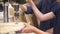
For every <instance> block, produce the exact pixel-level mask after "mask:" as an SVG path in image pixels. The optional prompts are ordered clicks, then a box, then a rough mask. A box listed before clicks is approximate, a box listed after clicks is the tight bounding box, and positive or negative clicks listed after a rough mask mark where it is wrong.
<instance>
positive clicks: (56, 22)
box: [52, 2, 60, 34]
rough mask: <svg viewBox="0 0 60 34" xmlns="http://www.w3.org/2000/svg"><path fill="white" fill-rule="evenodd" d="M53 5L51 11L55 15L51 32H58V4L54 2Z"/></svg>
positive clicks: (56, 33)
mask: <svg viewBox="0 0 60 34" xmlns="http://www.w3.org/2000/svg"><path fill="white" fill-rule="evenodd" d="M53 6H54V7H53V8H52V11H53V13H54V14H55V16H56V20H55V23H54V33H53V34H60V5H59V4H58V3H57V2H54V4H53Z"/></svg>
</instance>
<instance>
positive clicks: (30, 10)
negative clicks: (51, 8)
mask: <svg viewBox="0 0 60 34" xmlns="http://www.w3.org/2000/svg"><path fill="white" fill-rule="evenodd" d="M36 7H37V8H38V9H39V10H40V8H41V1H40V2H39V3H37V4H36ZM25 13H27V14H33V10H32V8H31V7H30V6H27V12H25Z"/></svg>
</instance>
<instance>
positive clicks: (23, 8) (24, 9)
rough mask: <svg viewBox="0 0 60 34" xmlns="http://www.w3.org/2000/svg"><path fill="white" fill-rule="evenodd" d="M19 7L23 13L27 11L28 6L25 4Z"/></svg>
mask: <svg viewBox="0 0 60 34" xmlns="http://www.w3.org/2000/svg"><path fill="white" fill-rule="evenodd" d="M19 7H20V8H21V9H22V11H27V6H26V5H25V4H24V5H20V6H19Z"/></svg>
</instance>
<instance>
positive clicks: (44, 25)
mask: <svg viewBox="0 0 60 34" xmlns="http://www.w3.org/2000/svg"><path fill="white" fill-rule="evenodd" d="M52 2H54V1H53V0H40V2H39V3H38V4H36V7H37V8H38V9H39V10H40V11H41V12H42V13H43V14H46V13H48V12H50V11H51V5H52V4H51V3H52ZM24 8H25V9H24ZM22 10H24V11H26V12H25V13H28V14H29V13H30V14H31V13H33V10H32V8H31V7H30V6H27V7H25V6H24V5H23V6H22ZM54 20H55V19H51V20H47V21H41V20H40V21H41V23H40V29H41V30H43V31H46V30H48V29H50V28H52V27H53V22H54Z"/></svg>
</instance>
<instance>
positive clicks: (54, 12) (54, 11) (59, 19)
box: [23, 0, 60, 34]
mask: <svg viewBox="0 0 60 34" xmlns="http://www.w3.org/2000/svg"><path fill="white" fill-rule="evenodd" d="M28 2H29V4H30V6H31V7H32V9H33V12H34V14H35V15H36V17H37V18H39V20H40V21H45V20H49V19H52V18H54V17H56V19H57V20H56V22H55V23H54V33H53V34H60V32H59V30H60V28H59V26H60V25H59V24H60V23H59V22H60V17H59V14H60V12H59V11H60V5H59V2H60V1H59V0H56V1H55V2H54V3H53V7H52V8H51V12H49V13H46V14H43V13H42V12H40V11H39V10H38V9H37V7H36V6H35V4H34V3H33V1H32V0H28ZM44 6H45V5H44ZM26 26H27V27H26V28H25V29H24V30H23V32H28V31H33V32H35V33H36V34H47V33H46V32H43V31H41V30H39V29H37V28H35V27H33V26H30V25H27V24H26Z"/></svg>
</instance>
